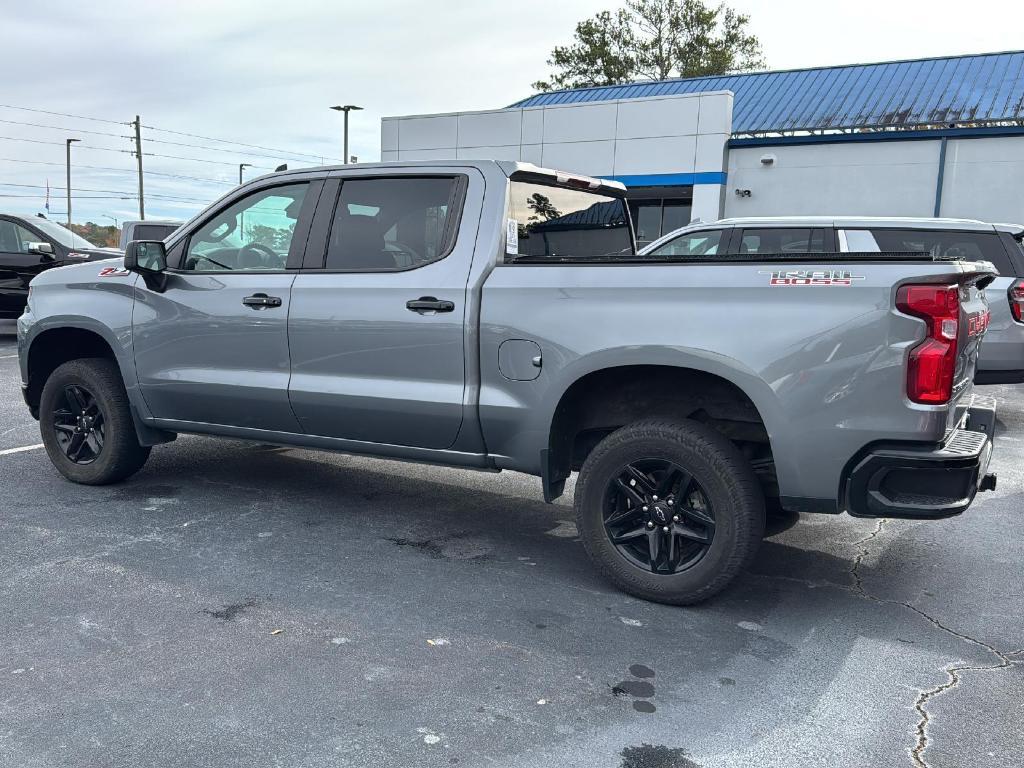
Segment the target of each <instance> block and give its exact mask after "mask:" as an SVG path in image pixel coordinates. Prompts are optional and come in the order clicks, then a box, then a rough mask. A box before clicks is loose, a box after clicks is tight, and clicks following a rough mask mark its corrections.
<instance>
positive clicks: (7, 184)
mask: <svg viewBox="0 0 1024 768" xmlns="http://www.w3.org/2000/svg"><path fill="white" fill-rule="evenodd" d="M0 187H24V188H26V189H47V187H46V186H45V185H43V184H15V183H14V182H8V181H0ZM49 189H58V190H62V191H64V192H66V191H67V187H61V186H58V185H52V186H50V187H49ZM71 191H72V192H109V193H111V194H115V195H130V196H132V197H138V195H134V194H132V193H128V192H122V191H121V190H120V189H93V188H92V187H72V188H71ZM149 197H168V198H175V199H180V200H187V201H188V202H190V203H204V202H208V201H205V200H198V199H196V198H194V197H185V195H175V194H161V193H159V192H157V193H151V194H150V195H149Z"/></svg>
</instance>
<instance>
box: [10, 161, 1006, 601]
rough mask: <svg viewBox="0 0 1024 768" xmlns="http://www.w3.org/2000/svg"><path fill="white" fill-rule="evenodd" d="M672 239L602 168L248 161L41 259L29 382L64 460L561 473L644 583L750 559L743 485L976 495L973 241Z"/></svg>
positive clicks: (694, 590) (904, 503)
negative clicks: (159, 448)
mask: <svg viewBox="0 0 1024 768" xmlns="http://www.w3.org/2000/svg"><path fill="white" fill-rule="evenodd" d="M820 229H825V228H824V227H821V228H820ZM774 232H775V230H772V231H771V233H770V234H769V235H766V236H765V246H762V247H767V242H766V241H767V238H768V237H770V236H774ZM783 235H786V236H787V237H788V234H787V233H785V232H781V231H780V232H779V236H780V237H781V236H783ZM731 236H732V231H731V229H730V230H729V231H728V233H726V230H725V228H720V229H718V230H711V231H709V232H708V233H707V234H706V235H705V239H708V238H714V237H719V238H721V237H731ZM830 236H831V235H830ZM810 237H811V239H812V240H814V239H815V237H820V238H824V237H826V234H825V232H821V233H820V234H819V235H813V234H812V235H811V236H810ZM696 250H698V249H696V248H695V247H694V248H689V252H688V253H682V252H681V255H680V256H679V257H667V256H663V255H659V256H653V257H652V256H647V257H638V256H637V255H636V252H635V245H634V239H633V234H632V226H631V223H630V217H629V211H628V208H627V205H626V201H625V190H624V188H623V187H622V186H621V185H619V184H617V183H615V182H608V181H600V180H597V179H590V178H583V177H578V176H573V175H570V174H563V173H558V172H555V171H549V170H543V169H540V168H536V167H534V166H532V165H527V164H520V163H514V162H494V161H448V162H444V161H439V162H419V163H410V162H405V163H383V164H374V165H369V164H368V165H359V166H344V167H340V168H318V169H303V170H298V171H290V172H286V173H280V174H274V175H273V176H264V177H262V178H259V179H256V180H253V181H250V182H248V183H247V184H245V185H243V186H240V187H238V188H237V189H235V190H233V191H231V192H229V193H228V194H227V195H225V196H224V197H223V198H221V199H220V200H219V201H217V202H216V203H214V204H213V205H211V206H210V207H209V208H208V209H207V210H205V211H203V212H202V213H200V214H199V215H198V216H196V217H195V218H194V219H192V220H191V221H189V222H187V223H186V224H184V225H183V226H182V227H181V228H180V229H179V230H178V231H177V232H176V233H174V234H173V235H172V236H171V237H170V238H168V240H167V241H166V243H165V242H162V241H143V242H139V241H134V242H132V243H129V244H128V248H127V251H126V253H125V257H124V264H123V267H122V266H121V265H117V266H116V267H114V266H104V267H102V268H101V267H100V266H99V265H90V264H83V265H79V266H76V267H71V268H68V269H63V270H60V271H54V272H49V273H45V274H43V275H40V276H39V277H38V278H36V280H35V281H34V282H33V284H32V296H31V299H30V301H29V306H28V309H27V311H26V313H25V314H24V315H22V317H21V318H20V320H19V323H18V340H19V350H20V366H21V376H22V382H23V388H24V396H25V401H26V402H27V404H28V406H29V408H30V409H31V412H32V414H33V415H34V416H35V417H37V418H38V419H39V420H40V429H41V433H42V439H43V442H44V443H45V446H46V451H47V453H48V455H49V457H50V460H51V461H52V462H53V464H54V466H55V467H56V468H57V469H58V470H59V471H60V472H61V473H62V474H63V475H64V476H65V477H67V478H68V479H69V480H72V481H74V482H77V483H86V484H104V483H113V482H117V481H119V480H123V479H124V478H126V477H128V476H130V475H131V474H132V473H134V472H136V471H138V470H139V468H141V467H142V465H143V464H144V463H145V462H146V459H147V457H148V456H149V454H150V450H151V447H152V446H155V445H157V444H159V443H162V442H166V441H169V440H173V439H174V438H175V437H176V435H177V434H178V433H182V432H185V433H198V434H207V435H221V436H229V437H234V438H246V439H250V440H254V441H258V442H260V443H275V444H280V445H286V446H301V447H305V448H316V449H324V450H334V451H345V452H351V453H362V454H372V455H377V456H388V457H392V458H397V459H406V460H411V461H421V462H431V463H436V464H442V465H450V466H459V467H472V468H476V469H480V470H491V471H494V470H502V469H512V470H517V471H520V472H526V473H530V474H533V475H537V476H539V477H540V479H541V488H542V490H543V495H544V498H545V500H547V501H551V500H553V499H555V498H557V497H558V496H559V495H561V493H562V492H563V490H564V486H565V482H566V479H567V478H568V477H569V475H570V473H571V472H573V471H579V477H578V481H577V483H576V489H575V509H576V519H577V525H578V529H579V533H580V536H581V538H582V541H583V544H584V546H585V548H586V550H587V552H588V553H589V555H590V557H591V558H592V560H593V562H594V563H595V564H596V566H597V568H598V569H599V570H600V571H601V572H602V573H604V574H605V575H606V576H607V577H608V578H609V579H610V580H611V581H612V582H613V583H615V584H617V585H618V586H619V587H621V588H622V589H624V590H626V591H627V592H630V593H632V594H634V595H637V596H640V597H643V598H647V599H651V600H658V601H663V602H668V603H680V604H682V603H693V602H697V601H700V600H703V599H705V598H707V597H709V596H711V595H713V594H714V593H716V592H717V591H718V590H720V589H722V588H723V587H724V586H725V585H726V584H727V583H728V582H729V581H730V580H732V579H733V578H734V577H735V576H736V574H737V573H739V571H740V569H742V568H743V567H744V566H745V565H746V564H748V563H749V562H750V560H751V558H752V557H753V555H754V552H755V551H756V549H757V547H758V545H759V543H760V540H761V538H762V536H763V530H764V516H765V500H766V498H767V499H770V500H772V501H773V503H778V504H781V506H783V507H785V508H787V509H791V510H799V511H805V512H822V513H833V514H834V513H838V512H841V511H843V510H846V511H848V512H849V513H851V514H853V515H857V516H863V517H916V518H939V517H946V516H949V515H955V514H959V513H961V512H963V511H964V510H965V509H967V507H968V506H969V505H970V504H971V502H972V500H973V499H974V497H975V494H976V493H977V492H978V491H979V490H985V489H987V488H991V487H994V477H993V476H991V475H989V474H988V464H989V459H990V456H991V452H992V446H993V441H992V434H993V428H994V423H995V403H994V401H993V400H991V399H989V398H983V397H978V396H975V395H974V393H973V392H972V386H973V384H972V379H973V376H974V370H975V364H976V360H977V355H978V347H979V343H980V341H981V338H982V336H983V334H984V331H985V327H986V324H987V319H988V308H987V306H986V301H985V296H984V293H983V288H984V286H985V285H986V284H987V283H989V282H990V281H991V280H992V279H993V276H994V272H993V270H992V267H991V265H990V264H987V263H984V262H975V261H971V260H952V261H947V260H940V259H935V258H934V257H933V256H932V255H931V254H930V253H929V252H926V251H924V252H919V253H914V254H901V255H897V256H893V255H889V254H885V253H877V254H868V256H867V258H863V259H862V258H858V257H855V256H852V255H850V254H838V255H837V254H829V253H815V254H804V253H787V252H786V251H787V246H786V244H782V245H781V246H780V245H779V244H772V245H771V248H770V250H771V251H772V253H770V254H767V253H764V254H762V253H758V252H753V251H752V250H751V249H748V250H747V252H746V253H741V254H737V255H735V256H733V255H729V256H725V255H724V252H723V256H722V257H721V258H714V257H712V256H711V255H710V254H709V253H708V249H707V248H704V249H702V250H703V252H702V253H701V254H700V255H697V256H695V255H694V253H695V252H696ZM776 251H783V254H782V255H781V256H780V255H777V254H776ZM430 504H431V503H430V501H429V500H427V499H425V500H424V515H425V516H426V517H429V514H430V512H429V510H430V508H431V506H430ZM367 514H379V516H380V524H381V525H382V526H387V525H388V522H387V513H386V510H380V511H379V512H378V511H375V510H373V509H370V510H368V511H367ZM492 514H493V515H494V517H495V518H499V517H500V516H501V515H502V510H501V509H500V508H495V509H493V510H492ZM500 525H501V522H500V521H499V520H498V519H496V520H495V526H496V528H497V527H500Z"/></svg>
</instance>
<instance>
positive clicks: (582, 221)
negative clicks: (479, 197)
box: [506, 179, 634, 257]
mask: <svg viewBox="0 0 1024 768" xmlns="http://www.w3.org/2000/svg"><path fill="white" fill-rule="evenodd" d="M509 219H510V223H509V226H510V227H512V226H514V227H516V229H517V231H518V251H517V252H518V254H519V255H520V256H536V257H545V256H551V257H573V256H575V257H587V256H602V255H626V256H631V255H633V253H634V247H633V233H632V231H631V230H630V226H629V213H628V211H627V210H626V201H625V200H623V199H622V198H619V197H612V196H610V195H602V194H599V193H597V192H590V191H588V190H582V189H567V188H565V187H556V186H550V185H546V184H538V183H534V182H530V181H522V180H516V179H513V180H512V182H511V183H510V185H509ZM513 222H514V223H513ZM510 234H511V233H510ZM510 240H511V238H510ZM506 245H507V246H509V247H511V245H510V242H508V241H507V242H506ZM506 251H507V252H508V249H506ZM509 255H510V256H514V255H515V254H512V253H510V252H509Z"/></svg>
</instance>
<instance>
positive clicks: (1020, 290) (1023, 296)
mask: <svg viewBox="0 0 1024 768" xmlns="http://www.w3.org/2000/svg"><path fill="white" fill-rule="evenodd" d="M1009 293H1010V311H1011V312H1012V313H1013V319H1014V320H1016V321H1017V322H1018V323H1024V280H1018V281H1017V282H1016V283H1014V284H1013V285H1011V286H1010V292H1009Z"/></svg>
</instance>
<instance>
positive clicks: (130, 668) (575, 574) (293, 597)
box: [0, 321, 1024, 768]
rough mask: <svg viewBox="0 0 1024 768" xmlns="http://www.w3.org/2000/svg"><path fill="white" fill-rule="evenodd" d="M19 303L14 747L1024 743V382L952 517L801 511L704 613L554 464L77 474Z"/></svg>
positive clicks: (3, 335)
mask: <svg viewBox="0 0 1024 768" xmlns="http://www.w3.org/2000/svg"><path fill="white" fill-rule="evenodd" d="M15 354H16V349H15V339H14V325H13V323H9V322H5V321H0V394H2V397H0V417H2V420H0V489H2V496H0V649H2V652H0V765H2V766H17V767H18V768H30V767H34V766H62V767H66V766H90V768H95V767H98V766H140V765H147V766H216V767H217V768H226V767H228V766H255V765H266V766H289V767H296V768H297V767H299V766H303V767H305V766H310V767H313V766H315V767H320V766H403V767H404V766H451V765H461V766H487V765H498V766H516V767H517V768H518V767H523V768H526V767H528V766H529V767H533V766H538V767H539V766H545V767H547V766H580V767H582V766H587V767H588V768H591V767H596V768H603V767H607V768H613V767H614V768H619V767H620V766H621V767H622V768H684V767H685V768H693V766H700V767H701V768H712V767H713V766H714V767H718V766H759V767H760V768H767V767H769V766H779V767H782V766H786V767H787V768H790V767H792V766H815V767H818V766H826V765H827V766H830V767H833V768H834V767H836V766H898V765H908V766H913V765H928V766H936V767H938V766H950V767H952V766H972V768H975V767H981V766H1010V765H1020V764H1021V763H1022V762H1024V757H1022V756H1024V729H1022V728H1021V725H1020V720H1021V714H1022V705H1024V618H1022V615H1021V614H1022V607H1024V569H1022V568H1021V559H1022V557H1021V556H1022V552H1024V533H1022V531H1021V522H1022V518H1024V388H1017V389H1015V388H1013V387H991V388H986V391H988V392H989V393H991V394H995V395H996V396H997V397H998V398H999V399H1000V408H1001V416H1000V433H999V437H998V441H997V447H996V452H995V457H994V461H993V469H994V470H995V471H997V472H998V473H999V488H998V490H997V491H995V492H994V493H988V494H985V495H984V496H982V497H981V498H980V500H979V501H978V502H977V503H976V504H975V506H973V507H972V508H971V509H970V510H969V511H968V512H967V514H965V515H964V516H962V517H961V518H959V519H952V520H946V521H941V522H921V523H919V522H901V521H884V522H881V523H879V522H876V521H865V520H854V519H851V518H848V517H846V516H839V517H823V516H804V517H802V518H801V519H799V521H797V520H796V519H795V518H794V519H792V520H787V521H783V523H782V524H778V525H776V526H775V530H774V531H773V532H772V535H770V536H769V537H768V538H767V539H766V541H765V543H764V546H763V548H762V550H761V553H760V555H759V557H758V560H757V562H756V564H755V565H754V567H753V568H752V569H751V570H750V571H749V572H748V573H746V574H744V575H743V577H742V578H741V579H740V580H739V581H738V583H737V584H736V585H735V586H734V587H732V588H731V589H729V590H728V591H727V592H726V593H725V594H724V595H722V596H720V597H719V598H717V599H715V600H713V601H712V602H710V603H709V604H706V605H704V606H700V607H698V608H685V609H684V608H671V607H666V606H660V605H654V604H649V603H644V602H641V601H639V600H636V599H633V598H630V597H627V596H625V595H623V594H621V593H619V592H617V591H615V590H614V589H612V588H611V587H609V586H608V585H606V584H605V583H604V582H602V581H601V580H600V579H598V578H597V577H596V575H595V574H594V572H593V571H592V570H591V568H590V567H589V566H588V564H587V561H586V558H585V556H584V553H583V549H582V546H581V545H580V544H579V542H578V541H576V540H575V538H574V537H575V528H574V525H573V523H572V515H571V507H570V506H569V500H568V499H567V498H566V499H562V500H561V501H560V503H559V504H557V505H555V506H548V505H545V504H543V503H542V501H541V500H540V492H539V491H540V489H539V483H538V482H537V481H536V480H535V479H533V478H529V477H525V476H522V475H516V474H511V473H505V474H500V475H495V474H484V473H474V472H467V471H458V470H447V469H438V468H433V467H426V466H418V465H406V464H399V463H394V462H388V461H381V460H373V459H363V458H353V457H349V456H339V455H326V454H317V453H312V452H308V451H301V450H278V449H272V448H269V447H266V446H254V445H251V444H244V443H240V442H226V441H218V440H214V439H207V438H198V437H182V438H180V439H179V440H178V441H177V442H175V443H172V444H170V445H166V446H161V447H158V448H156V449H155V450H154V452H153V455H152V457H151V459H150V461H149V464H148V465H147V466H146V468H145V469H144V470H143V471H142V472H141V473H139V474H138V475H137V476H136V477H134V478H133V479H131V480H130V481H128V482H126V483H124V484H122V485H118V486H112V487H105V488H87V487H82V486H75V485H72V484H70V483H68V482H66V481H64V480H63V479H62V478H60V477H59V476H58V475H57V474H56V472H55V471H54V470H53V469H52V468H51V466H50V464H49V462H48V460H47V459H46V456H45V454H44V453H43V451H42V450H40V449H38V448H36V449H30V450H25V451H21V452H9V451H10V449H13V448H21V447H26V446H33V445H37V444H38V443H39V442H40V441H39V434H38V426H37V424H36V423H35V422H34V421H33V420H32V419H31V417H30V416H29V414H28V411H27V409H25V407H24V405H23V404H22V402H21V399H20V393H19V391H18V373H17V358H16V357H15Z"/></svg>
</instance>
